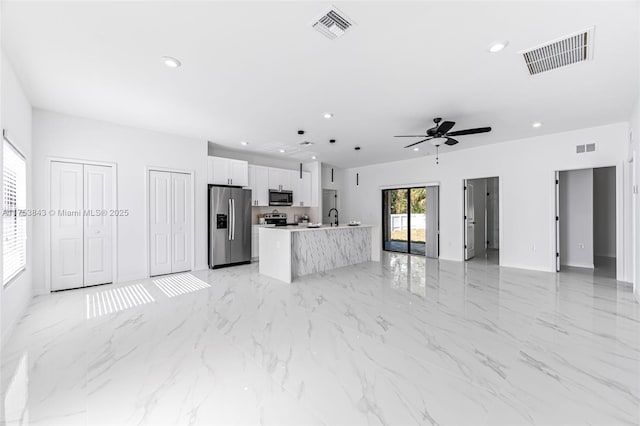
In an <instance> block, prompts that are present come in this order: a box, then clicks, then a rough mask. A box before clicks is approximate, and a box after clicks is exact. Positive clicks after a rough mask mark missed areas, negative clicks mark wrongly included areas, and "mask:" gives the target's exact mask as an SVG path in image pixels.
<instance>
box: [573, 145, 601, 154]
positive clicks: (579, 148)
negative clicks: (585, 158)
mask: <svg viewBox="0 0 640 426" xmlns="http://www.w3.org/2000/svg"><path fill="white" fill-rule="evenodd" d="M595 150H596V144H595V143H588V144H586V145H576V153H577V154H584V153H585V152H594V151H595Z"/></svg>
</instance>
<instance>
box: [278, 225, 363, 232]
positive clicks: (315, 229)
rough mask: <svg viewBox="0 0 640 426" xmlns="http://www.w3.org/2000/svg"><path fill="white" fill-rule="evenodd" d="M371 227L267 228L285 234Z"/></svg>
mask: <svg viewBox="0 0 640 426" xmlns="http://www.w3.org/2000/svg"><path fill="white" fill-rule="evenodd" d="M372 227H373V225H357V226H349V225H340V226H330V225H322V226H321V227H319V228H309V227H308V226H276V227H273V228H269V230H270V231H274V230H275V231H287V232H301V231H330V230H332V229H347V228H348V229H354V228H356V229H357V228H372Z"/></svg>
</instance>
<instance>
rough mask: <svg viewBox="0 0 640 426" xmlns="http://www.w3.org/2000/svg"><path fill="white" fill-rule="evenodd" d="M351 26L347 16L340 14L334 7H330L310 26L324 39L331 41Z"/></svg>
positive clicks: (351, 23)
mask: <svg viewBox="0 0 640 426" xmlns="http://www.w3.org/2000/svg"><path fill="white" fill-rule="evenodd" d="M353 24H354V23H353V21H352V20H351V19H349V18H348V17H347V15H345V14H344V13H342V12H340V11H339V10H338V9H337V8H336V7H335V6H331V8H329V10H328V11H327V12H325V13H324V14H323V15H322V16H320V17H319V18H318V19H316V20H315V21H314V22H313V24H312V25H311V26H312V27H313V28H314V29H315V30H316V31H318V32H319V33H320V34H322V35H323V36H325V37H326V38H328V39H330V40H333V39H336V38H338V37H340V36H342V35H343V34H344V33H345V32H346V31H347V30H348V29H349V28H351V27H352V26H353Z"/></svg>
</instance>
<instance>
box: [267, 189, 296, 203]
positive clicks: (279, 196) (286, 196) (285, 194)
mask: <svg viewBox="0 0 640 426" xmlns="http://www.w3.org/2000/svg"><path fill="white" fill-rule="evenodd" d="M269 205H270V206H292V205H293V191H278V190H277V189H270V190H269Z"/></svg>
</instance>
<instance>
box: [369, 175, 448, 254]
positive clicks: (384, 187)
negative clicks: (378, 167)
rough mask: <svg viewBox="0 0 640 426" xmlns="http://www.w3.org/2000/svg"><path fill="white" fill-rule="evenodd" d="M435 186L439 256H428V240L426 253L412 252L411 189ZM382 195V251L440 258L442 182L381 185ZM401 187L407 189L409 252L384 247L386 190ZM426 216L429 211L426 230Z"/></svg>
mask: <svg viewBox="0 0 640 426" xmlns="http://www.w3.org/2000/svg"><path fill="white" fill-rule="evenodd" d="M433 187H437V188H438V210H437V212H436V214H437V220H436V223H437V225H436V226H437V228H438V229H437V230H436V231H437V243H436V244H437V252H438V256H437V257H427V250H426V244H427V241H425V254H418V253H411V190H412V189H421V188H424V189H425V190H428V189H429V188H433ZM379 189H380V195H379V197H380V198H378V199H379V200H380V211H381V212H382V214H381V216H380V225H381V226H380V229H381V232H380V234H381V237H382V239H381V246H380V248H381V250H382V251H386V252H389V253H401V254H409V255H412V256H422V257H424V258H426V259H440V199H441V197H440V183H433V182H432V183H425V184H420V183H417V184H404V185H386V186H381V187H380V188H379ZM401 189H406V190H407V210H408V211H407V228H408V232H407V252H404V251H397V250H386V249H385V248H384V243H385V232H384V231H385V229H384V222H385V217H386V215H387V212H386V211H385V209H384V191H397V190H401ZM425 207H426V199H425ZM426 217H427V213H426V212H425V231H426Z"/></svg>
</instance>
